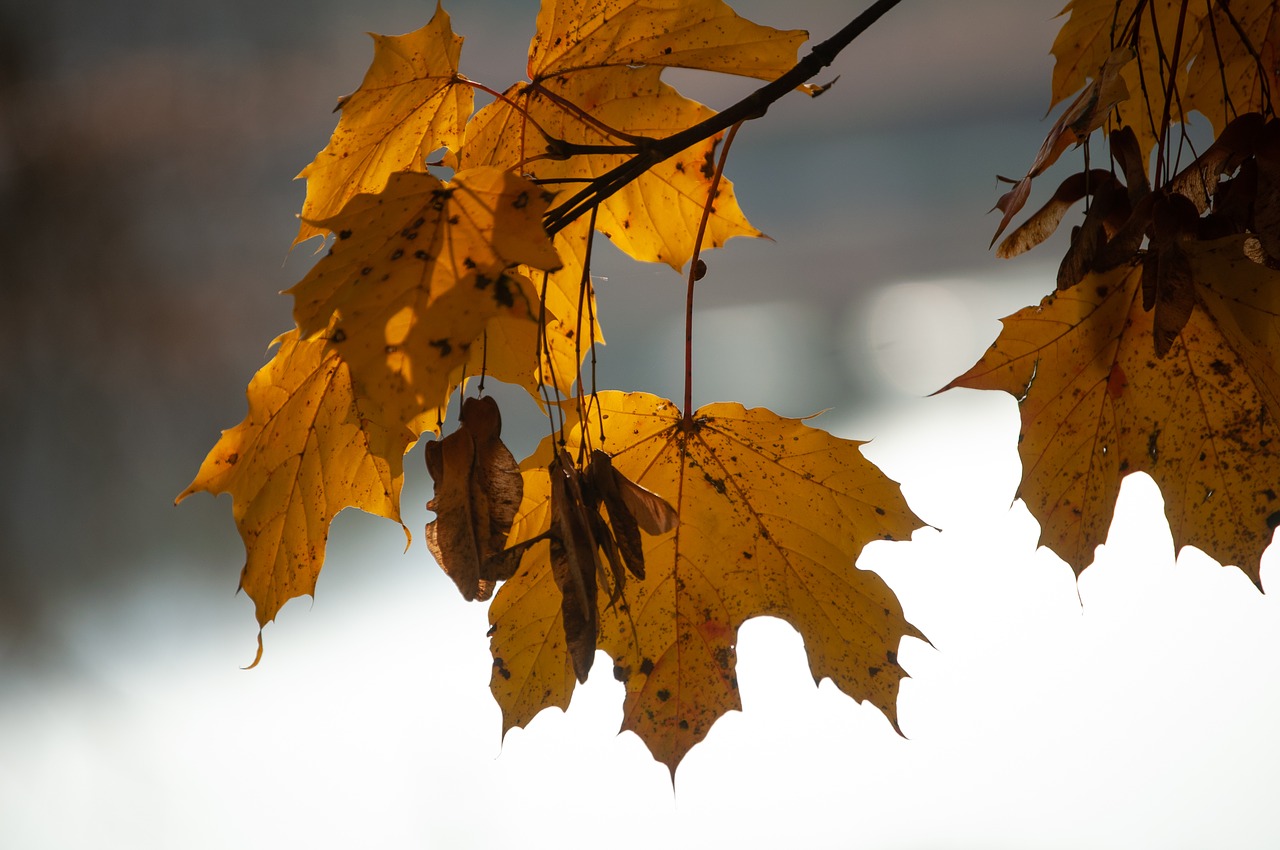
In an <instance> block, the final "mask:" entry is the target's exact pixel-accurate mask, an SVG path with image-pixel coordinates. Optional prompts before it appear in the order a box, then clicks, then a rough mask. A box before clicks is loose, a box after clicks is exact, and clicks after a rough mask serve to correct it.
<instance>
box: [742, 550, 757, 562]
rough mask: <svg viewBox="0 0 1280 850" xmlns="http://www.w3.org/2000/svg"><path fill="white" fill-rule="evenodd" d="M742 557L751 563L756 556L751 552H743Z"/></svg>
mask: <svg viewBox="0 0 1280 850" xmlns="http://www.w3.org/2000/svg"><path fill="white" fill-rule="evenodd" d="M742 557H743V559H744V560H747V561H750V560H751V559H752V558H754V557H755V555H752V554H751V553H750V552H743V553H742Z"/></svg>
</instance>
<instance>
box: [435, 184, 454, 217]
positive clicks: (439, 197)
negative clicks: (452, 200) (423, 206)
mask: <svg viewBox="0 0 1280 850" xmlns="http://www.w3.org/2000/svg"><path fill="white" fill-rule="evenodd" d="M452 194H453V190H452V189H432V190H431V209H433V210H435V211H437V212H439V211H440V210H442V209H444V202H445V201H447V200H449V197H450V196H451V195H452Z"/></svg>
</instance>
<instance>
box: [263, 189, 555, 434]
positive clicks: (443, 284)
mask: <svg viewBox="0 0 1280 850" xmlns="http://www.w3.org/2000/svg"><path fill="white" fill-rule="evenodd" d="M549 199H550V195H548V194H546V193H544V192H543V191H541V190H540V189H538V187H537V186H535V185H533V184H532V183H530V182H529V181H527V180H525V179H523V178H521V177H518V176H516V175H514V174H511V173H508V172H505V171H502V170H501V169H497V168H491V167H482V168H476V169H471V170H468V171H463V172H459V173H458V174H456V175H455V176H454V179H453V180H452V181H451V182H450V183H449V184H445V183H443V182H441V181H440V180H438V179H437V178H435V177H434V176H432V175H430V174H415V173H408V172H402V173H399V174H395V175H392V177H391V179H390V180H389V181H388V183H387V187H386V189H385V190H384V191H382V192H381V193H378V194H376V195H358V196H357V197H356V198H354V199H353V200H352V201H351V202H350V203H349V204H347V206H346V207H344V208H343V211H342V212H341V213H339V214H338V215H337V216H334V217H333V218H330V219H326V220H324V221H322V222H319V223H318V224H319V225H320V226H322V227H324V228H325V229H327V230H331V231H333V232H334V233H336V234H337V235H338V238H337V239H336V241H335V242H334V243H333V247H332V248H331V250H330V252H329V254H328V255H327V256H325V257H323V258H322V259H321V260H320V261H319V262H317V263H316V265H315V267H314V268H312V270H311V272H310V273H309V274H308V275H307V276H306V277H305V278H303V279H302V280H301V281H300V282H299V283H297V284H296V285H295V286H294V287H292V288H291V289H289V290H288V292H289V293H290V294H292V295H293V296H294V318H295V320H296V321H297V323H298V327H299V328H300V330H301V332H302V334H303V335H304V336H311V335H312V334H315V333H319V332H321V329H323V328H326V327H327V328H328V330H327V331H325V332H326V334H327V336H328V339H329V344H330V345H331V346H332V347H333V348H334V349H335V350H336V351H338V352H339V354H340V356H341V357H342V359H343V362H344V363H346V364H347V365H348V366H349V367H350V369H351V375H352V380H353V381H354V382H355V384H356V386H357V388H358V390H359V392H360V395H361V396H362V397H363V398H365V399H368V400H369V401H370V402H371V404H370V407H371V409H372V410H373V411H374V412H375V415H378V416H379V421H382V422H384V423H388V422H409V421H411V420H414V419H415V418H418V417H420V416H421V415H422V414H423V413H425V412H427V411H431V410H434V409H437V408H439V407H442V406H443V405H444V403H445V400H446V399H447V398H448V395H449V393H450V391H451V388H452V386H453V385H454V384H455V383H456V381H457V379H458V374H459V372H460V367H462V366H463V364H465V363H466V362H467V361H468V359H469V358H470V351H471V348H472V346H473V345H474V344H475V343H476V342H477V341H478V340H480V339H481V337H482V336H483V334H484V331H485V328H486V326H487V325H488V324H489V322H490V321H491V320H492V319H493V318H494V317H495V316H497V315H499V314H502V313H504V312H507V313H510V314H512V315H513V316H516V317H520V318H523V320H525V321H529V322H536V320H537V311H536V309H535V305H533V304H531V303H529V302H528V301H527V300H526V298H525V293H524V290H523V289H522V288H521V286H520V284H519V282H518V281H517V280H516V279H515V278H513V277H511V276H509V275H508V274H507V272H508V270H509V269H512V268H513V267H515V266H516V265H517V264H521V263H524V264H527V265H531V266H534V267H538V268H543V269H554V268H557V267H559V265H560V260H559V258H558V257H557V256H556V253H555V250H554V249H553V248H552V246H551V240H550V239H549V238H548V237H547V235H546V231H545V230H543V228H542V215H543V213H544V212H545V211H546V208H547V203H548V201H549Z"/></svg>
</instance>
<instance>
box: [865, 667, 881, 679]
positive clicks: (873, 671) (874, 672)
mask: <svg viewBox="0 0 1280 850" xmlns="http://www.w3.org/2000/svg"><path fill="white" fill-rule="evenodd" d="M867 675H868V676H870V677H871V678H873V679H874V678H875V677H876V676H878V675H880V668H879V667H868V668H867Z"/></svg>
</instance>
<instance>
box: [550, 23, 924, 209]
mask: <svg viewBox="0 0 1280 850" xmlns="http://www.w3.org/2000/svg"><path fill="white" fill-rule="evenodd" d="M900 2H901V0H876V2H874V3H872V4H871V5H870V6H868V7H867V8H866V9H865V10H864V11H863V12H862V13H861V14H859V15H858V16H857V17H856V18H854V19H853V20H852V21H850V22H849V23H848V24H847V25H846V26H845V27H844V28H843V29H841V30H840V31H839V32H837V33H836V34H835V35H833V36H831V38H829V39H827V40H826V41H824V42H822V43H821V44H819V45H816V46H815V47H814V48H813V49H812V50H810V51H809V54H808V55H807V56H805V57H804V58H803V59H801V60H800V61H799V62H797V63H796V64H795V65H794V66H793V67H792V68H791V70H790V71H787V72H786V73H785V74H783V75H782V76H781V77H778V78H777V79H776V80H774V81H773V82H771V83H766V84H765V85H763V86H761V87H760V88H758V89H756V90H755V91H754V92H752V93H751V94H749V95H747V96H746V97H744V98H743V99H742V100H740V101H738V102H737V103H735V104H734V105H733V106H730V107H729V108H728V109H726V110H724V111H723V112H718V113H716V114H715V115H712V116H711V117H710V118H708V119H707V120H705V121H701V122H699V123H697V124H695V125H693V126H692V127H689V128H688V129H686V130H681V131H680V132H679V133H675V134H673V135H670V136H667V137H665V138H662V139H655V140H654V141H653V142H652V143H651V144H647V145H645V146H643V149H642V150H641V151H640V152H639V153H637V154H636V155H635V156H633V157H632V158H631V159H629V160H627V161H626V162H624V163H622V164H621V165H619V166H618V167H616V168H614V169H611V170H610V171H607V172H605V173H604V174H602V175H600V177H598V178H597V179H596V180H594V181H592V183H591V184H590V185H589V186H587V187H586V188H585V189H583V190H582V191H580V192H578V193H577V194H575V195H573V196H572V197H570V198H569V199H568V200H566V201H565V202H564V203H562V204H560V205H559V206H557V207H556V208H555V209H552V210H549V211H548V212H547V214H546V216H545V217H544V218H543V224H544V225H545V226H546V228H547V232H548V233H550V234H552V235H555V234H556V233H559V232H560V231H561V230H564V228H565V227H567V226H568V225H569V224H570V223H571V222H573V221H574V220H575V219H577V218H578V217H579V216H581V215H582V214H583V213H585V212H586V211H587V210H589V209H591V208H592V207H595V206H598V205H599V204H600V203H602V202H603V201H604V200H605V199H607V198H609V197H611V196H612V195H613V194H614V193H616V192H617V191H618V190H620V189H622V187H624V186H626V185H627V184H628V183H630V182H631V181H633V180H635V179H636V178H637V177H639V176H640V175H641V174H644V173H645V172H646V171H648V170H649V169H650V168H652V167H653V166H655V165H657V164H658V163H660V162H662V161H664V160H667V159H670V158H671V157H673V156H675V155H676V154H678V153H680V151H683V150H685V149H686V148H689V147H691V146H693V145H696V144H697V143H698V142H701V141H703V140H705V139H709V138H711V137H712V136H714V135H715V134H716V133H719V132H720V131H722V130H726V129H728V128H729V127H732V126H733V125H734V124H737V123H738V122H739V121H749V120H752V119H755V118H760V117H762V116H763V115H764V114H765V113H766V112H767V111H768V110H769V107H770V106H771V105H772V104H773V103H774V102H775V101H777V100H778V99H780V98H781V97H782V96H783V95H785V94H787V93H788V92H790V91H792V90H793V89H795V88H796V87H797V86H799V85H800V84H801V83H804V82H805V81H806V80H808V79H810V78H811V77H813V76H814V75H816V74H818V73H819V72H820V71H822V69H823V68H825V67H827V66H828V65H830V64H831V63H832V62H834V61H835V58H836V56H838V55H839V54H840V51H842V50H844V49H845V48H846V47H848V46H849V45H850V44H851V43H852V42H853V40H854V39H855V38H857V37H858V36H860V35H862V33H864V32H865V31H866V30H867V29H868V28H869V27H870V26H871V25H872V24H874V23H875V22H876V21H878V20H880V18H881V17H883V15H884V14H885V13H886V12H888V11H889V10H890V9H892V8H893V7H894V6H897V5H898V3H900Z"/></svg>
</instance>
